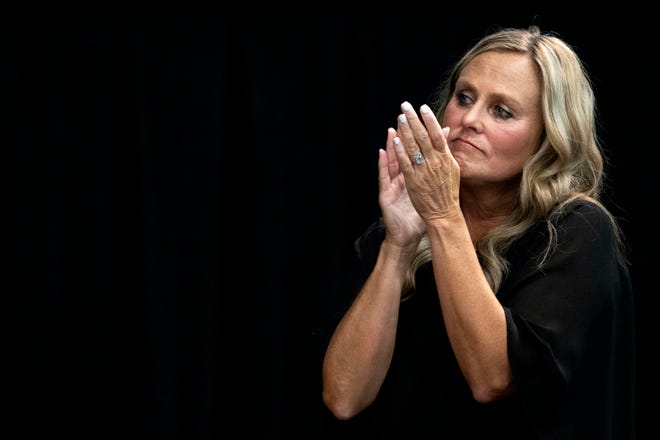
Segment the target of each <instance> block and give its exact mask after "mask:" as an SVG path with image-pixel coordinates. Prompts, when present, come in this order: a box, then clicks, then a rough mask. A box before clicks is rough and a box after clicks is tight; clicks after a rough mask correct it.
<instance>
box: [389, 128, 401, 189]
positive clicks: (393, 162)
mask: <svg viewBox="0 0 660 440" xmlns="http://www.w3.org/2000/svg"><path fill="white" fill-rule="evenodd" d="M395 137H396V130H395V129H393V128H389V129H388V130H387V150H386V151H387V166H388V171H389V173H390V179H393V178H394V177H395V176H396V175H397V174H399V160H398V159H397V158H396V153H395V152H394V146H393V144H394V138H395Z"/></svg>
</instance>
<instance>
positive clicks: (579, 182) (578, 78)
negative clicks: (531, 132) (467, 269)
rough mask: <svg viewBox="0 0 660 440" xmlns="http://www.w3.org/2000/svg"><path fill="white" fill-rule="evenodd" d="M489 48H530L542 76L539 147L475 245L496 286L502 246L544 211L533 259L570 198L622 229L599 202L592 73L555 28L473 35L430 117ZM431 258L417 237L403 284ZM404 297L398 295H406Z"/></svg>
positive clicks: (409, 284)
mask: <svg viewBox="0 0 660 440" xmlns="http://www.w3.org/2000/svg"><path fill="white" fill-rule="evenodd" d="M488 51H496V52H515V53H523V54H527V55H529V57H530V58H531V59H532V60H533V61H534V63H535V65H536V67H537V72H538V75H539V78H540V80H541V85H542V90H541V105H542V113H543V124H544V134H543V138H542V142H541V145H540V147H539V149H538V150H537V151H536V152H535V153H534V154H533V155H532V157H531V158H530V159H529V160H528V161H527V163H526V164H525V166H524V168H523V170H522V176H521V181H520V189H519V193H518V203H517V206H516V208H515V210H514V211H513V212H512V213H511V215H510V217H509V219H508V221H507V222H506V223H505V224H503V225H501V226H499V227H497V228H494V229H493V230H491V231H490V232H488V233H487V234H485V235H484V237H482V238H481V239H480V240H479V242H478V243H477V244H476V249H477V254H478V256H479V261H480V263H481V267H482V269H483V271H484V274H485V275H486V278H487V280H488V283H489V284H490V286H491V288H492V289H493V291H494V292H497V291H498V289H499V287H500V285H501V283H502V280H503V279H504V277H505V276H506V274H507V272H508V269H509V268H508V262H507V261H506V259H505V258H504V253H505V252H506V250H507V249H508V247H509V246H510V244H511V243H513V242H514V241H515V240H516V239H518V238H519V237H520V236H521V235H522V234H523V233H524V232H525V231H526V230H527V229H529V228H530V227H531V226H532V225H533V224H535V223H536V222H537V221H538V220H539V219H542V218H545V219H546V223H547V227H548V230H549V232H550V241H549V242H548V245H547V247H546V249H545V252H544V253H543V254H542V255H540V256H539V264H542V263H543V261H544V259H545V258H546V257H547V256H548V255H549V253H550V252H552V250H553V248H554V247H555V245H556V238H557V234H556V230H555V229H554V226H553V223H552V220H553V219H554V218H555V217H556V216H557V215H559V214H560V213H561V211H562V208H563V207H564V206H565V205H566V204H567V203H568V202H570V201H572V200H575V199H586V200H589V201H591V202H593V203H595V204H597V205H599V206H600V207H602V209H603V210H604V211H605V212H606V213H607V215H608V216H609V217H610V219H611V221H612V224H613V226H614V230H615V233H616V234H617V239H618V241H619V243H621V233H620V231H619V227H618V225H617V222H616V219H615V218H614V216H613V215H612V214H611V213H610V212H609V211H608V210H607V209H606V208H605V207H604V206H603V204H602V203H601V202H600V201H599V198H600V192H601V189H602V184H603V178H604V170H603V168H604V167H603V165H604V157H603V154H602V151H601V146H600V143H599V140H598V136H597V130H596V103H595V98H594V92H593V89H592V87H591V80H590V78H589V76H588V74H587V72H586V70H585V68H584V65H583V63H582V62H581V60H580V59H579V57H578V56H577V54H576V53H575V51H574V50H573V49H572V48H571V47H570V46H569V45H568V44H567V43H565V42H564V41H562V40H561V39H560V38H559V37H557V36H556V35H555V34H551V33H548V34H542V33H541V31H540V30H539V28H538V27H537V26H530V27H529V28H527V29H518V28H504V29H499V30H497V31H495V32H493V33H491V34H489V35H486V36H485V37H483V38H482V39H481V40H479V41H478V42H477V43H476V44H475V45H474V46H473V47H472V48H471V49H470V50H469V51H468V52H466V53H465V55H463V57H462V58H460V59H459V60H458V62H457V63H456V64H455V65H454V66H453V67H452V68H451V69H450V70H449V72H448V74H447V77H446V79H445V81H444V82H443V84H442V85H441V87H440V88H439V90H438V93H437V98H436V101H435V103H434V104H433V105H434V106H435V108H436V109H437V110H436V116H437V118H438V120H439V121H442V118H443V116H444V112H445V109H446V108H447V104H448V102H449V100H450V99H451V97H452V95H453V93H454V89H455V86H456V81H457V79H458V77H459V75H460V74H461V71H462V70H463V69H464V68H465V66H467V64H468V63H469V62H470V61H472V60H473V59H474V58H475V57H476V56H478V55H479V54H482V53H484V52H488ZM430 260H431V250H430V244H429V240H428V237H427V236H426V235H425V236H423V237H422V240H421V241H420V244H419V246H418V248H417V252H416V256H415V258H414V259H413V261H412V263H411V266H410V268H409V270H408V273H407V276H406V286H405V288H404V291H406V290H413V289H414V287H415V272H416V271H417V269H418V268H419V267H420V266H421V265H423V264H425V263H427V262H429V261H430ZM405 297H406V296H404V298H405Z"/></svg>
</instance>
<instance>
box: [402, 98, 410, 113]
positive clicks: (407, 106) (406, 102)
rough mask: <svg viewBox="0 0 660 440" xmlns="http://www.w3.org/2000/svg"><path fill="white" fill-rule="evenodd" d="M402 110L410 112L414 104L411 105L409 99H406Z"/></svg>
mask: <svg viewBox="0 0 660 440" xmlns="http://www.w3.org/2000/svg"><path fill="white" fill-rule="evenodd" d="M401 110H403V111H404V112H409V111H410V110H412V105H410V103H409V102H408V101H405V102H404V103H403V104H401Z"/></svg>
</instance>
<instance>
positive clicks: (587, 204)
mask: <svg viewBox="0 0 660 440" xmlns="http://www.w3.org/2000/svg"><path fill="white" fill-rule="evenodd" d="M549 220H550V223H551V224H552V225H553V226H554V227H555V228H557V232H558V234H559V236H562V235H565V234H567V235H570V236H571V237H572V238H575V239H579V238H580V237H582V238H583V239H589V238H590V239H594V238H597V237H598V238H600V239H607V238H609V239H615V237H616V235H617V225H616V223H615V220H614V218H613V216H612V215H611V214H610V213H609V212H608V211H607V210H606V208H605V207H604V206H602V205H601V204H599V203H597V202H595V201H592V200H589V199H575V200H572V201H570V202H567V203H565V204H563V205H561V206H558V207H557V208H556V209H555V210H554V211H553V213H552V214H551V215H550V218H549Z"/></svg>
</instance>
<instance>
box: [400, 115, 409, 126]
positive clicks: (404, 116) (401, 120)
mask: <svg viewBox="0 0 660 440" xmlns="http://www.w3.org/2000/svg"><path fill="white" fill-rule="evenodd" d="M407 121H408V118H406V115H404V114H403V113H402V114H400V115H399V122H401V123H402V124H405V123H406V122H407Z"/></svg>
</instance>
